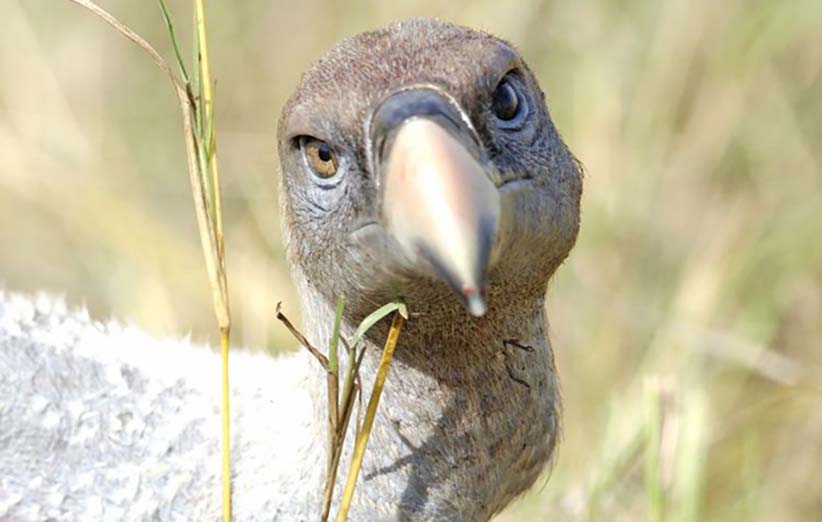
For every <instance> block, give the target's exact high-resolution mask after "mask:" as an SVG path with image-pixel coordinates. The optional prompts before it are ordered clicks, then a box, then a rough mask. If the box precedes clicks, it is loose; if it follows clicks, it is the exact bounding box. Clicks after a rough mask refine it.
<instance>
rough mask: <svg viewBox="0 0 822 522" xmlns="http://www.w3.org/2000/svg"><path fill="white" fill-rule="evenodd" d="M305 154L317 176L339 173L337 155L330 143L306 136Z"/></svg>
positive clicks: (322, 176)
mask: <svg viewBox="0 0 822 522" xmlns="http://www.w3.org/2000/svg"><path fill="white" fill-rule="evenodd" d="M303 154H304V155H305V160H306V162H307V163H308V166H309V167H310V168H311V170H312V171H313V172H314V174H316V175H317V176H319V177H321V178H330V177H332V176H334V174H336V173H337V155H336V154H334V150H333V149H332V148H331V146H329V145H328V143H326V142H324V141H322V140H318V139H316V138H305V139H304V140H303Z"/></svg>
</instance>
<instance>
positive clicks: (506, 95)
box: [492, 81, 519, 120]
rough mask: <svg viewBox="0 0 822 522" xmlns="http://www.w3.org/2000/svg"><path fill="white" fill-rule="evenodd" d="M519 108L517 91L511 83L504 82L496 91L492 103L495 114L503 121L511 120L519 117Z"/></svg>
mask: <svg viewBox="0 0 822 522" xmlns="http://www.w3.org/2000/svg"><path fill="white" fill-rule="evenodd" d="M518 108H519V100H518V99H517V93H516V91H514V88H513V87H511V84H510V83H508V82H507V81H503V82H502V83H500V84H499V85H498V86H497V89H496V90H495V91H494V99H493V102H492V109H493V110H494V114H496V115H497V118H499V119H501V120H510V119H511V118H513V117H514V116H516V115H517V109H518Z"/></svg>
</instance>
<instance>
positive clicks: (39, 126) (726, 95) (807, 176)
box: [0, 0, 822, 521]
mask: <svg viewBox="0 0 822 522" xmlns="http://www.w3.org/2000/svg"><path fill="white" fill-rule="evenodd" d="M61 4H62V3H61V2H53V1H52V0H31V1H28V2H19V3H14V2H12V3H11V5H7V6H4V17H2V20H0V30H2V34H3V35H4V37H3V39H2V41H0V66H2V67H3V70H4V71H14V74H4V75H3V77H2V79H1V80H0V113H1V114H2V117H0V239H2V240H3V242H4V244H7V245H15V248H13V249H5V250H4V253H3V254H2V255H0V274H2V278H3V280H4V284H5V285H6V286H8V287H11V288H14V289H22V290H26V289H31V290H33V289H38V288H44V287H45V288H49V289H52V290H56V291H60V290H64V291H66V292H67V294H68V297H69V300H70V301H74V302H78V301H80V300H83V299H86V300H88V303H89V304H90V305H91V307H92V309H93V312H94V314H95V315H97V316H105V315H106V314H107V313H113V314H115V315H116V316H118V317H120V318H129V319H133V320H135V321H137V322H139V323H140V324H141V325H142V326H143V327H145V328H147V329H149V330H152V331H154V332H157V333H160V334H163V333H172V334H179V333H180V332H183V331H187V330H192V331H193V332H194V335H195V336H198V337H205V336H206V335H208V334H209V333H210V332H211V328H213V319H212V311H211V305H210V295H209V294H208V292H207V290H206V289H205V288H204V287H203V285H202V281H203V275H204V274H203V268H202V266H201V264H202V262H201V260H200V257H199V256H200V252H199V251H198V248H199V246H198V245H197V243H196V240H195V239H194V238H195V230H194V227H195V225H194V220H193V218H192V216H191V215H190V199H189V198H190V194H189V193H188V187H187V184H186V183H187V182H186V180H184V179H181V178H180V176H179V171H178V167H179V165H182V164H183V162H184V157H183V156H182V148H181V147H169V143H173V142H174V140H179V128H178V127H179V125H178V124H177V122H176V121H173V120H169V118H167V115H168V114H170V113H172V112H173V111H174V110H176V108H175V106H174V105H173V104H174V100H173V99H170V97H169V96H168V95H167V86H166V85H164V84H163V83H162V82H161V81H160V77H159V76H158V74H157V72H156V71H154V70H153V69H152V68H151V67H143V66H139V67H138V66H136V65H134V66H132V64H136V63H138V61H141V60H142V57H138V54H137V51H135V50H132V49H131V48H130V47H129V46H127V45H126V43H118V42H115V41H112V39H111V38H110V35H108V34H107V33H106V29H105V28H103V27H100V26H99V25H98V24H97V23H96V21H83V20H81V19H80V18H79V17H78V16H77V15H76V11H75V10H71V9H69V7H67V6H62V5H61ZM107 7H109V8H110V9H111V10H112V11H113V12H114V13H115V14H117V15H118V16H120V17H121V18H127V19H128V20H129V21H130V22H132V23H133V24H134V26H135V29H137V30H138V31H139V32H140V33H141V34H143V35H145V36H146V37H147V38H149V39H150V40H151V41H152V42H164V41H166V35H165V33H164V28H163V27H162V26H161V25H159V26H158V24H156V12H155V11H154V10H153V9H149V8H146V7H144V6H142V4H141V3H133V2H127V1H126V0H120V1H112V2H108V3H107ZM170 7H171V8H172V10H174V8H175V7H176V6H175V5H171V6H170ZM183 7H185V6H183ZM209 8H210V9H214V14H213V15H212V16H211V17H210V20H209V24H210V26H211V31H213V32H212V34H211V43H212V46H211V54H212V56H211V58H212V64H213V68H214V70H215V71H220V74H219V76H217V77H216V81H217V91H218V96H219V99H220V100H221V104H220V115H219V116H220V131H221V149H220V153H221V158H220V161H221V163H222V168H223V169H224V170H226V171H229V172H232V173H236V175H233V176H232V179H231V180H230V181H229V180H226V183H225V185H224V191H223V197H224V199H225V205H226V207H227V208H226V209H225V210H224V214H225V219H226V222H225V236H226V241H227V245H226V248H227V250H230V251H231V257H230V258H229V260H228V263H229V267H228V270H229V271H230V272H231V273H232V274H236V275H234V277H233V278H232V296H231V301H232V307H233V312H234V316H235V325H234V328H233V330H232V331H233V332H234V334H235V338H236V339H237V341H238V344H244V345H250V346H260V347H265V348H267V349H270V350H283V349H288V348H290V347H292V346H294V343H293V341H292V340H291V339H290V336H289V335H288V333H287V332H284V330H283V329H282V328H281V327H280V325H279V324H278V323H277V322H276V321H274V319H273V313H272V312H273V303H274V302H276V301H277V300H282V301H284V302H286V303H293V302H295V297H294V290H293V288H292V287H291V286H290V283H289V282H288V276H287V272H286V269H285V266H284V261H283V256H282V251H281V247H280V242H279V233H278V228H277V223H276V220H277V210H276V186H277V178H276V177H277V168H276V157H275V156H274V153H273V151H274V149H275V140H274V135H275V127H276V120H277V116H278V113H279V109H280V107H281V106H282V102H283V100H284V98H285V96H287V94H288V93H289V92H290V90H291V89H292V88H293V87H294V85H295V84H296V82H297V79H298V77H299V74H300V72H301V70H303V69H304V68H305V66H306V65H307V64H308V63H309V62H310V61H311V60H313V59H315V58H316V57H318V56H319V54H320V53H321V52H322V51H323V50H324V49H325V48H327V47H328V46H329V45H330V44H331V43H332V42H333V41H335V40H337V39H339V38H340V37H342V36H344V35H347V34H350V33H352V32H355V31H359V30H363V29H367V28H370V27H374V26H376V25H379V24H383V23H386V22H388V21H390V20H392V19H395V18H398V17H406V16H410V15H437V16H442V17H445V18H449V19H452V20H455V21H459V22H462V23H465V24H468V25H473V26H478V27H483V28H486V29H489V30H491V31H493V32H495V33H497V34H500V35H502V36H505V37H507V38H509V39H511V40H512V41H513V42H514V43H515V44H516V45H517V46H518V47H519V48H520V49H521V50H522V51H523V53H524V55H525V57H526V59H527V60H528V61H529V64H530V65H531V67H532V69H534V70H535V72H536V73H537V75H538V76H539V77H540V79H541V81H542V84H543V87H544V88H545V90H546V93H547V98H548V101H549V105H550V108H551V112H552V116H553V117H554V119H555V121H556V123H557V126H558V128H559V129H560V130H561V131H562V133H563V136H564V137H565V139H566V141H568V143H569V144H570V146H571V148H572V149H573V150H574V152H575V153H576V154H577V156H579V158H580V159H581V160H582V161H583V162H584V163H585V165H586V169H587V177H586V186H585V194H584V200H583V225H582V232H581V235H580V238H579V242H578V244H577V247H576V249H575V250H574V252H573V254H572V256H571V258H570V259H569V260H568V262H567V263H566V264H565V266H563V267H562V268H561V270H560V272H559V273H558V275H557V278H556V280H555V281H554V282H553V284H552V285H551V288H550V291H549V305H548V313H549V317H550V319H551V324H552V339H553V342H554V345H555V348H556V351H557V357H556V359H557V363H558V365H559V367H560V371H561V377H562V383H563V396H564V403H565V405H564V421H563V423H564V436H563V440H562V443H561V445H560V448H559V455H558V457H557V461H556V465H555V467H554V469H553V473H552V476H551V479H550V481H548V482H547V484H546V485H545V486H544V487H542V488H537V489H536V490H535V491H534V492H532V493H530V494H528V495H526V496H525V498H523V499H522V500H521V501H519V502H518V503H517V504H516V505H515V506H513V507H512V508H510V509H509V510H508V511H507V512H506V513H504V514H502V515H501V516H500V517H499V518H500V520H502V521H513V520H543V519H549V517H551V516H553V517H555V518H556V519H561V520H608V521H610V520H616V521H619V520H626V521H633V520H646V519H651V518H652V516H653V514H654V513H658V515H659V516H661V517H662V519H664V520H728V521H730V520H734V521H735V520H799V521H803V520H808V521H812V520H818V519H819V518H820V516H822V489H821V488H819V487H816V486H815V485H816V484H818V483H819V481H820V478H822V476H821V475H820V471H819V464H818V463H819V462H822V391H820V385H819V382H822V370H820V367H822V349H820V339H822V268H820V267H822V242H820V241H819V238H820V237H822V167H821V166H820V165H822V148H820V145H819V136H822V94H820V93H822V41H820V39H819V37H818V28H819V27H820V26H822V3H819V2H817V1H816V0H795V1H781V2H779V1H770V0H769V1H761V2H744V1H742V0H731V1H729V2H710V1H708V0H701V1H697V2H687V3H686V2H653V1H650V0H643V1H640V0H632V1H627V2H626V1H617V0H604V1H602V2H595V3H594V2H558V1H557V2H539V1H528V2H521V3H518V5H517V6H516V7H512V6H508V5H506V7H504V8H503V7H501V6H500V4H499V3H498V2H491V1H490V0H486V1H480V2H465V3H460V2H454V3H444V2H433V1H419V2H408V3H385V2H383V3H375V2H365V1H359V2H331V1H328V2H313V3H301V4H297V5H294V4H291V3H283V2H262V1H258V0H250V1H247V2H242V3H224V2H212V3H211V4H210V5H209ZM172 14H173V15H175V19H178V20H183V19H185V16H186V13H185V12H184V11H182V7H181V8H180V12H179V13H172ZM295 28H298V30H295ZM103 41H105V42H106V44H105V45H103V43H102V42H103ZM162 51H163V54H164V55H165V56H173V50H172V49H171V48H170V47H168V48H165V49H162ZM113 63H117V64H127V65H128V67H123V66H114V65H111V64H113ZM123 100H127V102H123ZM68 195H70V197H69V196H68ZM101 215H102V216H104V218H105V219H100V216H101ZM90 223H91V224H92V225H89V224H90ZM169 259H174V262H173V263H169V262H168V260H169ZM190 303H199V304H196V305H193V306H192V305H191V304H190ZM651 406H653V407H651ZM649 423H650V424H649ZM653 430H658V432H657V433H653Z"/></svg>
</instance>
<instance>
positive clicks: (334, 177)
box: [0, 19, 582, 522]
mask: <svg viewBox="0 0 822 522" xmlns="http://www.w3.org/2000/svg"><path fill="white" fill-rule="evenodd" d="M278 133H279V137H278V150H279V159H280V163H281V179H282V185H281V194H280V198H281V205H280V212H281V222H282V226H283V231H284V234H283V235H284V238H285V243H286V253H287V259H288V262H289V264H290V267H291V271H292V277H293V281H294V283H295V285H296V287H297V289H298V293H299V299H300V305H301V310H302V314H303V319H304V328H303V330H304V332H305V334H306V337H307V338H308V339H309V340H310V341H311V343H312V344H314V345H315V346H318V347H322V346H326V345H327V344H328V339H329V338H330V336H331V333H332V328H333V323H334V316H335V303H336V300H337V297H338V296H344V297H345V299H346V306H345V314H344V317H343V321H342V322H343V325H342V329H343V334H344V335H352V334H353V331H354V329H355V328H356V326H357V325H358V324H359V322H360V321H361V320H362V319H363V318H364V317H366V316H367V315H369V314H370V313H371V312H372V311H374V310H375V309H376V308H377V307H378V306H380V305H382V304H384V303H386V302H389V301H391V300H394V299H397V298H402V299H404V300H405V302H406V303H407V307H408V310H409V312H410V314H411V316H410V319H409V321H408V322H407V323H406V325H405V327H404V329H403V331H402V334H401V335H400V338H399V344H398V346H397V349H396V354H395V358H394V363H393V365H392V367H391V370H390V374H389V376H388V380H387V383H386V386H385V389H384V392H383V395H382V402H381V403H380V408H379V410H378V412H377V417H376V420H375V423H374V427H373V431H372V434H371V439H370V441H369V446H368V450H367V452H366V454H365V459H364V462H363V468H362V473H361V474H360V479H359V482H358V484H357V489H356V492H355V497H354V502H353V505H352V507H351V511H350V514H349V520H353V521H382V520H387V521H392V520H398V521H399V520H401V521H486V520H489V519H490V518H491V517H493V516H494V515H495V514H496V513H498V512H499V511H500V510H502V509H503V508H504V507H505V506H506V505H508V504H509V503H510V502H511V501H512V499H514V498H515V497H517V496H518V495H520V494H521V493H523V492H525V491H526V490H528V489H529V487H530V486H531V485H532V484H534V482H535V481H536V480H537V478H538V476H539V475H540V474H541V472H542V471H543V470H544V469H545V468H546V466H547V465H548V464H549V463H550V461H551V457H552V453H553V451H554V448H555V446H556V444H557V438H558V436H559V421H560V392H559V382H558V377H557V372H556V367H555V365H554V355H553V350H552V347H551V343H550V341H549V339H548V321H547V317H546V314H545V296H546V290H547V285H548V282H549V279H550V278H551V276H552V275H553V274H554V272H555V270H556V269H557V267H558V266H559V265H560V264H561V263H562V262H563V260H564V259H565V258H566V256H567V255H568V253H569V251H570V250H571V248H572V246H573V245H574V242H575V240H576V236H577V232H578V228H579V203H580V195H581V191H582V170H581V167H580V164H579V162H578V161H577V160H576V158H575V157H574V156H573V154H572V153H571V152H570V151H569V149H568V147H567V146H566V145H565V144H564V142H563V141H562V139H561V138H560V135H559V133H558V131H557V129H556V128H555V126H554V124H553V123H552V121H551V118H550V116H549V113H548V110H547V108H546V104H545V95H544V94H543V92H542V90H541V89H540V87H539V85H538V83H537V80H536V78H535V76H534V74H533V73H532V71H531V70H530V69H529V67H528V66H527V65H526V63H525V61H524V60H523V58H522V57H521V56H520V54H519V53H518V51H517V50H516V49H515V48H514V47H513V46H512V45H511V44H509V43H507V42H506V41H504V40H502V39H500V38H497V37H495V36H492V35H490V34H487V33H485V32H481V31H477V30H472V29H469V28H465V27H461V26H458V25H454V24H451V23H448V22H444V21H438V20H428V19H415V20H408V21H403V22H399V23H394V24H392V25H389V26H387V27H384V28H382V29H379V30H375V31H371V32H366V33H362V34H359V35H357V36H353V37H351V38H348V39H345V40H343V41H341V42H340V43H338V44H337V45H336V46H335V47H333V48H332V49H331V50H330V51H328V52H327V53H326V54H325V55H324V56H323V57H322V58H321V59H320V60H319V61H318V62H317V63H316V64H315V65H313V66H312V67H311V68H310V69H309V70H308V71H307V72H306V73H305V74H304V75H303V77H302V80H301V81H300V83H299V85H298V87H297V89H296V90H295V91H294V93H293V95H292V96H291V98H290V99H289V100H288V102H287V103H286V105H285V108H284V110H283V111H282V115H281V118H280V121H279V129H278ZM272 299H274V296H272ZM272 302H273V301H272ZM385 323H387V321H383V322H381V323H379V324H378V325H377V326H376V327H375V328H373V329H372V330H370V331H369V333H368V334H367V336H366V337H365V339H364V340H363V341H362V342H363V343H364V346H365V347H366V352H365V356H364V359H363V361H362V366H361V370H360V373H361V380H362V383H363V385H364V388H365V389H364V393H365V397H367V396H368V394H369V393H370V388H371V383H373V382H374V377H375V374H376V371H377V366H378V362H379V358H380V355H381V351H382V345H383V342H384V339H385V336H386V334H387V330H388V326H387V324H385ZM219 368H220V359H219V356H218V355H217V354H216V353H214V352H213V351H212V350H210V349H208V348H207V347H203V346H194V345H192V343H190V342H188V341H172V340H154V339H151V338H150V337H148V336H147V335H145V334H142V333H141V332H140V331H139V330H137V329H135V328H133V327H122V326H119V325H118V324H116V323H107V324H103V323H100V322H97V321H94V320H93V319H91V318H89V317H88V314H86V313H84V312H79V311H72V310H67V309H66V306H65V305H64V304H62V303H61V302H60V301H59V300H56V299H51V298H48V297H43V296H40V297H24V296H20V295H13V294H9V293H3V294H2V296H0V376H2V377H0V519H2V520H15V521H26V520H47V519H48V520H217V519H218V518H219V514H220V505H221V501H220V448H219V446H220V445H219V439H220V436H219V433H220V431H219V430H220V422H219V405H220V401H219ZM231 378H232V408H233V409H232V447H233V459H234V460H233V476H232V482H233V491H234V494H233V514H234V518H235V519H236V520H238V521H257V520H260V521H262V520H265V521H279V520H282V521H288V522H292V521H314V520H318V519H319V513H320V510H321V506H322V496H323V482H324V477H325V458H326V457H325V455H326V453H325V452H326V448H325V444H326V429H327V425H326V419H327V410H326V408H327V402H326V390H325V375H324V371H323V370H322V369H321V367H320V366H319V364H317V361H316V360H314V359H312V358H311V357H310V355H308V354H307V352H305V351H300V352H296V353H293V354H291V355H285V356H281V357H273V356H270V355H268V354H264V353H261V352H245V351H238V352H237V353H235V354H234V355H233V356H232V367H231ZM350 438H351V437H349V439H350ZM351 445H352V443H351V441H350V440H349V441H348V442H347V447H348V449H347V450H346V453H347V455H350V446H351ZM346 459H348V457H347V456H346V457H344V461H343V462H342V463H341V465H340V470H339V476H338V479H337V484H338V485H337V489H338V492H339V491H340V490H341V489H342V486H341V484H342V483H344V481H345V474H346V472H347V460H346ZM337 496H338V495H337ZM334 512H335V510H332V514H333V513H334Z"/></svg>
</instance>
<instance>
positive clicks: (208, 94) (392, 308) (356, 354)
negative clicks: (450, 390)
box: [70, 0, 408, 522]
mask: <svg viewBox="0 0 822 522" xmlns="http://www.w3.org/2000/svg"><path fill="white" fill-rule="evenodd" d="M70 1H71V2H74V3H75V4H78V5H80V6H82V7H84V8H86V9H88V10H89V11H91V12H92V13H94V14H95V15H97V16H98V17H100V18H101V19H102V20H104V21H105V22H106V23H108V24H109V25H111V26H112V27H114V29H116V30H117V31H118V32H119V33H120V34H122V35H123V36H125V37H126V38H128V39H129V40H131V41H132V42H134V43H135V44H137V45H138V46H139V47H140V48H142V49H143V50H144V51H145V52H146V53H148V55H149V56H150V57H151V58H152V60H153V61H154V63H155V64H156V65H157V66H158V67H159V68H160V69H161V70H162V71H163V72H164V73H165V74H166V76H168V78H169V80H170V81H171V84H172V86H173V88H174V91H175V93H176V94H177V99H178V101H179V105H180V111H181V115H182V120H183V135H184V139H185V144H186V162H187V164H188V172H189V179H190V182H191V190H192V195H193V197H194V209H195V213H196V216H197V225H198V229H199V235H200V243H201V246H202V249H203V255H204V258H205V263H206V271H207V273H208V278H209V283H210V286H211V296H212V301H213V305H214V313H215V315H216V318H217V325H218V328H219V332H220V354H221V359H222V375H221V381H222V382H221V387H222V389H221V392H222V393H221V432H222V433H221V438H222V441H221V450H222V519H223V522H230V521H231V444H230V427H231V426H230V414H229V413H230V403H229V381H228V351H229V344H230V332H231V311H230V307H229V300H228V279H227V277H226V271H225V246H224V240H223V225H222V207H221V200H220V173H219V169H218V163H217V139H216V131H215V125H214V95H213V92H212V89H211V87H212V83H211V73H210V67H209V60H208V46H207V41H206V21H205V7H204V2H203V0H192V1H193V10H194V26H195V30H194V31H193V35H194V42H193V46H192V49H193V50H194V53H193V58H192V63H193V64H194V67H192V74H191V75H189V72H188V70H187V69H186V66H185V60H184V59H183V55H182V53H181V51H180V45H179V43H178V40H177V35H176V33H175V31H174V24H173V23H172V20H171V15H170V14H169V11H168V9H167V7H166V5H165V2H164V0H158V2H159V6H160V10H161V11H162V15H163V20H164V21H165V24H166V28H167V30H168V34H169V37H170V39H171V43H172V46H173V48H174V54H175V58H176V62H177V67H178V72H177V73H175V72H174V71H173V69H172V68H171V67H170V66H169V65H168V63H167V62H166V61H165V59H164V58H163V57H162V56H161V55H160V54H159V53H158V52H157V51H156V50H155V49H154V48H153V47H152V46H151V44H149V43H148V42H147V41H146V40H145V39H143V38H142V37H141V36H140V35H139V34H137V33H135V32H134V31H133V30H131V29H130V28H128V26H126V25H125V24H123V23H122V22H120V21H119V20H117V19H116V18H115V17H114V16H112V15H111V14H110V13H108V12H107V11H106V10H104V9H102V8H101V7H100V6H98V5H97V4H95V3H94V2H92V1H91V0H70ZM343 308H344V299H343V297H340V298H339V299H338V301H337V307H336V313H335V317H334V329H333V335H332V337H331V339H330V340H329V346H328V356H325V355H324V354H323V353H322V352H320V351H319V350H318V349H317V348H315V347H314V346H313V345H312V344H311V343H310V342H309V341H308V339H306V338H305V336H304V335H303V334H302V333H300V332H299V331H298V330H297V329H296V328H295V327H294V325H293V324H292V323H291V321H289V320H288V318H287V317H286V316H285V315H284V314H283V313H282V312H281V311H280V304H278V305H277V318H278V319H279V320H280V321H282V322H283V324H285V326H286V327H287V328H288V329H289V331H290V332H291V333H292V334H293V335H294V336H295V337H296V339H297V340H298V341H299V342H300V344H301V345H302V346H303V347H304V348H306V349H307V350H308V351H309V352H310V353H311V354H312V355H313V356H314V357H315V359H316V360H317V361H318V362H319V364H320V365H321V366H322V368H323V369H324V370H325V372H326V375H327V379H326V383H327V391H328V429H327V437H328V444H327V453H328V458H327V466H326V481H325V488H324V492H323V508H322V516H321V520H322V522H326V521H327V520H328V517H329V514H330V510H331V503H332V498H333V493H334V485H335V480H336V475H337V470H338V467H339V462H340V457H341V455H342V450H343V446H344V443H345V435H346V432H347V430H348V426H349V424H350V419H351V413H352V411H353V409H354V403H355V401H356V399H359V404H360V412H361V410H362V388H363V387H362V382H361V380H360V377H359V366H360V363H361V362H362V358H363V355H364V353H365V347H362V348H358V347H359V345H360V341H361V340H362V338H363V336H365V334H366V333H367V332H368V330H369V329H370V328H371V327H372V326H374V325H375V324H376V323H377V322H379V321H380V320H381V319H383V318H385V317H386V316H388V315H390V314H392V313H393V319H392V322H391V327H390V329H389V332H388V337H387V338H386V341H385V346H384V349H383V352H382V356H381V359H380V365H379V369H378V371H377V376H376V379H375V382H374V386H373V389H372V392H371V396H370V398H369V401H368V405H367V407H366V411H365V418H364V419H363V421H362V422H359V420H358V422H357V423H356V425H357V427H356V435H355V445H354V453H353V456H352V461H351V466H350V468H349V471H348V477H347V479H346V483H345V487H344V489H343V496H342V499H341V500H340V507H339V510H338V513H337V518H336V520H337V521H338V522H343V521H345V520H346V518H347V515H348V510H349V508H350V506H351V501H352V500H353V497H354V487H355V485H356V482H357V477H358V476H359V472H360V468H361V465H362V459H363V456H364V454H365V449H366V447H367V444H368V438H369V436H370V433H371V428H372V426H373V423H374V417H375V415H376V411H377V407H378V405H379V401H380V396H381V394H382V389H383V385H384V384H385V379H386V377H387V376H388V370H389V368H390V364H391V360H392V358H393V354H394V348H395V347H396V345H397V340H398V338H399V334H400V331H401V330H402V326H403V324H404V323H405V320H406V319H408V310H407V308H406V306H405V304H404V303H403V302H401V301H395V302H391V303H388V304H386V305H384V306H382V307H380V308H378V309H377V310H375V311H374V312H373V313H371V314H370V315H369V316H368V317H366V318H365V319H364V320H363V321H362V323H360V325H359V327H358V328H357V330H356V331H355V333H354V336H353V337H352V338H351V339H350V340H346V339H345V338H344V337H342V336H341V335H340V327H341V323H342V316H343ZM340 342H342V344H343V346H344V347H345V350H346V352H347V355H348V364H347V365H346V367H345V369H344V381H343V387H342V395H340V387H339V380H340V374H341V373H342V372H341V368H340V358H339V356H338V352H339V350H338V347H339V344H340ZM358 417H359V414H358Z"/></svg>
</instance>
